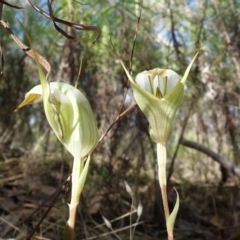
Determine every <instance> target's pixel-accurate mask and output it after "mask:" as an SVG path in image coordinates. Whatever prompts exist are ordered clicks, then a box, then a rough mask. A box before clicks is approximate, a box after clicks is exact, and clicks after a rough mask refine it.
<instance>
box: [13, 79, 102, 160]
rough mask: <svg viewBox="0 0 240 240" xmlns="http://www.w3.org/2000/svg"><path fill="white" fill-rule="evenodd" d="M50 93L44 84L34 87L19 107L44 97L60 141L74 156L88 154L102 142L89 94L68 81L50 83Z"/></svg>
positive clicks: (48, 114) (49, 116) (46, 110)
mask: <svg viewBox="0 0 240 240" xmlns="http://www.w3.org/2000/svg"><path fill="white" fill-rule="evenodd" d="M47 89H48V90H47V93H48V94H49V97H47V98H45V101H44V96H43V90H42V85H37V86H35V87H34V88H32V89H31V90H30V91H29V92H28V93H27V94H26V95H25V99H24V101H23V102H22V103H21V104H20V105H19V106H18V108H17V109H19V108H21V107H23V106H25V105H28V104H32V103H37V102H41V101H44V110H45V114H46V117H47V120H48V122H49V124H50V126H51V128H52V129H53V131H54V133H55V134H56V136H57V138H58V139H59V141H60V142H61V143H62V144H63V145H64V146H65V147H66V149H67V150H68V151H69V152H70V153H71V154H72V155H73V156H74V158H82V157H85V156H86V155H88V154H89V153H90V152H91V151H92V149H93V148H94V147H95V146H96V144H97V142H98V129H97V123H96V120H95V117H94V114H93V111H92V108H91V106H90V104H89V102H88V100H87V99H86V97H85V96H84V95H83V94H82V93H81V92H80V91H79V90H78V89H77V88H75V87H73V86H72V85H69V84H67V83H62V82H51V83H50V84H49V86H48V85H47Z"/></svg>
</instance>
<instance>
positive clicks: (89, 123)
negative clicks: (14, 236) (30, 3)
mask: <svg viewBox="0 0 240 240" xmlns="http://www.w3.org/2000/svg"><path fill="white" fill-rule="evenodd" d="M34 57H35V60H36V62H37V65H38V72H39V77H40V81H41V85H37V86H35V87H34V88H32V89H31V90H30V91H29V92H28V93H27V94H26V95H25V99H24V101H23V102H22V103H21V104H20V105H19V106H18V107H17V108H16V109H15V111H14V112H16V111H17V110H18V109H20V108H22V107H23V106H25V105H28V104H32V103H38V102H41V101H42V102H43V107H44V112H45V115H46V118H47V120H48V123H49V124H50V126H51V128H52V130H53V131H54V133H55V134H56V136H57V138H58V139H59V141H60V142H61V143H62V144H63V145H64V146H65V147H66V149H67V150H68V151H69V152H70V153H71V154H72V155H73V157H74V161H73V169H72V192H71V202H70V204H69V219H68V222H67V226H66V231H65V233H64V239H68V240H72V239H73V235H74V226H75V219H76V212H77V207H78V205H79V200H80V196H81V193H82V190H83V187H84V184H85V181H86V178H87V173H88V169H89V163H90V156H91V153H92V151H93V149H94V148H95V147H96V145H97V143H98V137H99V136H98V129H97V123H96V120H95V117H94V114H93V111H92V108H91V106H90V104H89V102H88V100H87V99H86V97H85V96H84V95H83V94H82V93H81V92H80V91H79V90H78V89H77V88H75V87H73V86H71V85H69V84H67V83H61V82H51V83H48V81H47V79H46V77H45V75H44V73H43V71H42V68H41V66H40V63H39V60H38V59H40V58H39V55H38V54H37V53H36V52H34ZM86 156H88V158H87V160H86V161H84V159H85V157H86Z"/></svg>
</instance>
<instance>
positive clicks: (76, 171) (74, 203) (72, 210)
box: [64, 158, 84, 240]
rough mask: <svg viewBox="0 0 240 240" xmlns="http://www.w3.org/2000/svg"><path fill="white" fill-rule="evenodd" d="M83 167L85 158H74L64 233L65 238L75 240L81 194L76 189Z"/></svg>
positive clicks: (65, 239)
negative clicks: (67, 216)
mask: <svg viewBox="0 0 240 240" xmlns="http://www.w3.org/2000/svg"><path fill="white" fill-rule="evenodd" d="M83 167H84V161H83V159H79V158H74V160H73V168H72V191H71V202H70V204H69V205H68V206H69V218H68V221H67V226H66V230H65V234H64V240H73V236H74V227H75V222H76V214H77V208H78V204H79V200H80V195H79V194H76V192H75V191H76V186H77V184H78V181H79V178H80V176H81V173H82V171H83ZM80 194H81V193H80ZM76 195H77V196H76Z"/></svg>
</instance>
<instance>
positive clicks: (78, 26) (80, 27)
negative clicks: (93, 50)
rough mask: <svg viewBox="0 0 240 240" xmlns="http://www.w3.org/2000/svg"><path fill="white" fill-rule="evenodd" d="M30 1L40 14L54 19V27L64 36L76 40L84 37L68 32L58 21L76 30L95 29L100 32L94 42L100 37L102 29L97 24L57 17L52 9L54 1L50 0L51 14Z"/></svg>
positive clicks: (49, 8)
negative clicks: (92, 24)
mask: <svg viewBox="0 0 240 240" xmlns="http://www.w3.org/2000/svg"><path fill="white" fill-rule="evenodd" d="M28 2H29V3H30V4H31V5H32V7H33V8H34V9H35V10H36V11H37V12H39V13H40V14H42V15H43V16H45V17H47V18H49V19H51V20H52V21H53V24H54V27H55V29H56V30H57V31H58V32H60V33H61V34H62V35H63V36H64V37H66V38H69V39H74V40H79V39H82V37H80V38H79V37H75V36H72V35H69V34H67V33H66V32H65V31H64V30H63V29H61V28H60V27H59V26H58V25H57V24H56V23H62V24H64V25H66V26H69V27H71V28H74V29H76V30H82V31H94V32H96V33H97V34H98V36H97V38H96V39H95V40H94V43H95V42H96V41H97V40H98V39H99V38H100V36H101V29H100V28H99V27H96V26H89V25H84V24H80V23H74V22H69V21H65V20H62V19H60V18H57V17H55V16H54V15H53V10H52V4H53V1H52V0H48V10H49V14H48V13H47V12H45V11H44V10H42V9H41V8H39V7H37V6H36V5H34V4H33V2H32V1H31V0H28Z"/></svg>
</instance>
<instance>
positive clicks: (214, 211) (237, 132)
mask: <svg viewBox="0 0 240 240" xmlns="http://www.w3.org/2000/svg"><path fill="white" fill-rule="evenodd" d="M9 2H10V0H9ZM0 3H1V1H0ZM10 3H11V4H16V5H19V6H22V7H24V9H21V10H19V9H14V8H11V7H9V6H4V9H3V14H2V19H3V20H4V21H7V22H8V24H9V26H10V28H11V29H12V31H13V32H14V34H15V35H16V36H17V37H18V38H20V39H21V40H22V41H23V42H24V43H25V44H26V45H29V44H28V42H27V39H26V36H25V34H24V31H23V29H22V28H21V26H20V24H19V22H18V21H17V19H19V20H20V21H21V22H22V23H23V24H24V27H25V28H26V30H27V32H28V33H29V35H30V37H31V40H32V42H33V45H34V47H35V49H36V51H38V53H40V54H41V55H42V56H44V57H45V58H46V59H47V60H48V61H49V63H50V65H51V67H52V72H51V74H50V81H64V82H68V83H71V84H73V85H74V84H75V83H76V81H77V78H78V71H79V67H80V62H81V59H82V64H81V74H80V78H79V84H78V85H79V88H80V89H82V90H83V92H84V93H85V95H86V96H87V98H88V99H89V101H90V103H91V105H92V107H93V110H94V113H95V115H96V117H97V120H98V126H99V132H100V133H104V132H106V131H107V129H108V128H109V126H110V125H111V124H112V123H113V122H114V121H115V119H116V117H117V116H118V114H119V109H120V107H121V104H122V102H123V101H124V95H125V93H126V92H127V91H128V94H127V97H126V100H125V102H124V105H123V110H125V109H127V108H128V107H129V106H130V105H131V104H132V103H133V102H134V99H133V95H132V90H131V89H128V82H127V78H126V76H125V74H124V71H123V69H122V68H121V66H120V62H119V59H118V56H117V54H116V52H115V51H114V49H113V47H112V45H113V46H114V48H116V50H117V52H118V53H119V55H120V57H121V59H122V60H123V62H124V63H125V65H126V66H127V67H128V68H129V67H130V66H131V52H132V49H133V42H134V36H135V34H136V28H137V22H138V17H139V11H140V8H141V3H140V1H138V0H135V1H133V0H131V1H130V0H128V1H124V0H123V1H114V0H108V1H103V0H92V1H85V2H84V4H83V3H80V2H75V1H70V0H69V1H63V0H58V1H55V3H54V5H53V6H54V8H53V10H54V15H55V16H57V17H58V18H60V19H64V20H67V21H72V22H77V23H83V24H85V25H94V26H98V27H99V28H100V29H101V31H102V35H101V37H100V39H99V40H98V41H97V42H96V43H94V44H93V42H94V40H95V38H96V37H97V34H96V33H95V32H90V31H72V30H71V29H69V28H68V27H66V26H64V25H63V24H59V26H61V28H63V29H64V30H65V31H67V32H68V33H70V34H73V35H75V36H78V37H82V39H81V40H74V41H71V40H69V39H67V38H66V37H64V36H63V35H61V34H60V33H59V32H58V31H56V29H55V28H54V25H53V23H52V21H50V20H49V19H47V18H46V17H44V16H43V15H40V14H39V13H37V12H36V11H35V10H34V9H33V8H32V7H31V5H30V4H29V3H28V1H14V0H12V1H11V2H10ZM34 3H36V4H38V6H39V7H41V8H43V9H44V10H45V11H48V8H47V1H38V2H37V1H34ZM239 9H240V1H238V0H229V1H225V0H203V1H195V0H191V1H190V0H172V1H167V0H161V1H155V0H151V1H144V2H143V6H142V14H141V20H140V24H139V30H138V32H137V38H136V45H135V49H134V54H133V59H132V73H133V76H135V75H136V74H137V73H139V72H141V71H143V70H146V69H151V68H155V67H160V68H169V69H172V70H174V71H176V72H177V73H179V74H180V75H183V73H184V71H185V69H186V67H187V65H188V63H189V62H190V60H191V59H192V57H193V56H194V54H195V53H196V51H197V50H198V49H199V48H200V47H201V46H203V45H204V48H203V50H202V52H201V54H200V56H199V57H198V59H197V61H196V64H195V65H194V67H193V69H192V71H191V74H190V77H189V79H188V86H187V88H186V91H185V97H184V100H183V103H182V106H181V108H180V110H179V112H178V113H177V118H176V119H177V120H176V121H175V126H174V130H173V135H172V140H171V144H170V146H169V149H168V151H169V153H168V156H171V158H169V159H168V164H169V165H168V169H169V168H170V166H172V167H173V168H172V175H171V177H170V185H169V191H170V202H171V201H172V204H174V202H175V194H174V190H173V186H174V187H176V188H177V190H178V191H179V193H180V198H181V208H180V212H179V216H178V219H177V222H176V229H175V238H176V239H240V237H239V236H240V232H239V230H238V229H240V228H239V217H240V211H239V210H240V209H239V208H240V206H239V187H238V185H239V179H238V178H237V177H236V176H234V174H232V173H231V172H229V171H227V170H226V168H224V167H223V166H220V165H219V164H218V163H217V162H214V161H213V160H212V159H211V158H210V157H208V156H207V155H206V154H204V153H200V152H198V151H195V150H192V149H190V148H188V147H186V146H183V145H181V144H180V145H179V147H178V148H177V146H178V143H179V138H180V136H181V134H183V136H184V138H186V139H188V140H190V141H194V142H197V143H199V144H201V145H204V146H205V147H207V148H209V149H211V150H212V151H214V152H215V153H217V154H219V155H220V156H223V157H225V158H226V159H228V161H230V162H232V163H234V164H235V165H236V166H239V165H240V158H239V157H240V144H239V143H240V121H239V116H240V115H239V114H240V112H239V96H240V88H239V81H240V64H239V63H240V56H239V52H240V42H239V41H240V24H239V16H240V13H239ZM0 34H1V35H0V39H1V47H2V51H3V55H4V63H5V64H4V69H3V72H2V74H1V75H0V149H1V152H0V166H1V168H0V176H1V177H0V183H1V185H0V203H1V207H0V216H1V217H0V237H3V238H6V237H15V238H16V239H25V237H26V236H27V235H28V234H29V233H30V232H31V231H32V229H33V228H34V226H35V225H36V224H37V222H38V221H39V219H40V218H41V216H42V215H43V213H44V212H45V210H46V209H47V207H48V206H49V204H47V203H45V205H44V207H41V208H40V209H38V211H37V212H36V213H35V214H33V215H31V214H32V213H33V212H34V210H35V209H37V207H38V206H39V205H40V204H41V203H43V202H44V201H45V200H46V199H48V198H49V197H50V196H51V195H52V194H53V193H54V191H55V190H56V189H57V188H58V187H59V186H61V184H62V182H64V181H65V180H66V178H67V176H68V174H69V173H70V169H71V164H72V160H71V157H70V155H69V154H68V153H67V152H66V151H65V150H64V149H63V148H62V146H61V145H60V143H59V142H58V141H57V139H56V137H55V136H54V135H53V133H52V132H51V131H50V128H49V127H48V124H47V122H46V119H45V116H44V113H43V109H42V104H39V105H33V106H30V107H26V108H24V109H22V110H21V111H19V112H18V113H17V114H14V115H12V111H13V110H14V109H15V107H16V106H17V105H18V104H19V103H20V102H21V101H22V99H23V98H24V94H25V93H26V92H28V91H29V90H30V89H31V88H32V87H33V86H34V85H36V84H38V83H39V79H38V75H37V68H36V65H35V62H34V61H33V60H31V59H30V58H29V57H28V56H26V55H25V53H24V52H23V51H22V50H21V49H19V47H18V46H17V45H16V44H15V43H14V42H13V41H12V39H11V37H10V36H9V34H8V33H7V32H6V31H5V30H4V29H0ZM185 125H186V126H185ZM180 142H181V141H180ZM176 149H177V152H176ZM175 153H176V156H175V157H174V158H173V156H174V154H175ZM155 162H156V149H155V146H154V145H153V144H152V142H151V140H150V137H149V134H148V124H147V121H146V119H145V118H144V116H143V114H142V113H141V112H140V111H139V109H138V108H137V107H135V108H134V109H133V110H131V111H130V112H129V113H128V114H127V115H125V116H124V117H123V118H121V119H120V120H119V121H117V122H116V124H115V125H114V126H113V127H112V128H111V130H110V131H109V132H108V134H107V135H106V136H105V137H104V138H103V140H102V141H101V142H100V144H99V145H98V147H97V149H96V151H95V153H94V154H93V157H92V164H91V171H90V174H89V177H88V180H87V183H86V187H85V190H84V194H83V197H82V208H80V209H81V210H80V211H79V216H78V223H77V228H76V239H85V238H87V237H89V239H91V238H90V237H91V236H98V235H101V234H103V233H108V232H110V230H109V229H107V228H106V226H104V225H103V226H99V227H98V228H96V226H97V225H98V224H100V223H103V220H102V218H101V213H102V214H103V215H104V216H105V217H106V218H107V219H109V220H111V219H114V218H117V217H119V216H122V215H123V214H125V213H127V212H129V211H130V207H131V197H130V196H129V194H128V193H127V191H126V189H125V185H124V180H125V181H127V182H128V184H129V185H130V186H131V187H132V191H133V193H134V197H133V204H134V205H135V206H138V204H139V202H142V204H143V215H142V217H141V219H140V220H141V221H143V222H144V223H142V224H141V225H139V227H138V228H137V232H136V233H135V239H165V237H166V233H165V229H164V214H163V210H162V205H161V200H160V199H161V198H160V196H159V194H160V193H159V186H158V182H157V181H156V177H157V174H156V169H157V168H156V165H155ZM68 196H69V189H68V188H66V189H65V190H63V192H62V193H61V195H60V196H59V197H58V200H57V201H56V202H55V203H54V204H55V206H57V207H53V208H52V209H51V211H50V213H49V214H48V216H47V217H46V218H45V219H44V221H43V223H42V224H41V227H40V228H38V229H37V231H36V232H35V235H36V238H32V239H61V234H62V229H63V226H64V222H65V220H66V219H67V214H68V213H67V211H68V210H67V204H66V203H67V202H68V201H69V197H68ZM100 210H101V213H100ZM134 221H136V216H135V215H134V214H133V222H132V223H134ZM129 224H131V223H129V217H126V218H122V219H121V220H120V221H116V222H114V223H113V228H114V229H121V228H124V227H125V226H129ZM117 234H118V236H119V237H120V238H121V239H129V230H124V231H120V232H118V233H117ZM37 236H38V237H40V236H42V238H37ZM44 237H45V238H44ZM97 239H114V236H113V235H111V234H109V235H108V236H105V237H103V236H102V237H98V238H97Z"/></svg>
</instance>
